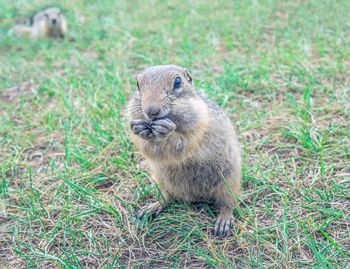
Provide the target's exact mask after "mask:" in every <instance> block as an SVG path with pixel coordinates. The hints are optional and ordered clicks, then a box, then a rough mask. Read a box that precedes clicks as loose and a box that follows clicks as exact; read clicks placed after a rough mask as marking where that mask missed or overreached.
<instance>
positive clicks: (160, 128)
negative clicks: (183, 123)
mask: <svg viewBox="0 0 350 269" xmlns="http://www.w3.org/2000/svg"><path fill="white" fill-rule="evenodd" d="M151 128H152V130H153V133H154V135H155V136H157V137H164V136H166V135H168V134H169V133H171V132H172V131H174V130H175V128H176V125H175V123H173V122H172V121H171V120H169V119H168V118H160V119H156V120H153V121H152V122H151Z"/></svg>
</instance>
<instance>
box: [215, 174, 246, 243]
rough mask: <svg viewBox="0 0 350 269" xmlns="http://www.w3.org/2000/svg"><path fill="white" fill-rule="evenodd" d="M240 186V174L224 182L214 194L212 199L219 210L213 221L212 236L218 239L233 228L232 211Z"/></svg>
mask: <svg viewBox="0 0 350 269" xmlns="http://www.w3.org/2000/svg"><path fill="white" fill-rule="evenodd" d="M225 180H226V179H225ZM240 185H241V183H240V173H236V174H234V175H233V177H231V179H230V181H228V180H226V182H223V183H222V184H220V185H219V186H218V187H217V189H216V191H215V193H214V199H215V200H216V203H217V205H218V206H219V210H220V213H219V215H218V217H217V218H216V221H215V228H214V235H215V236H219V238H220V239H221V238H222V237H225V236H226V235H227V233H228V231H229V230H230V229H231V228H232V227H233V223H234V217H233V214H232V211H233V209H234V208H235V205H236V201H235V200H236V198H237V195H238V192H239V189H240Z"/></svg>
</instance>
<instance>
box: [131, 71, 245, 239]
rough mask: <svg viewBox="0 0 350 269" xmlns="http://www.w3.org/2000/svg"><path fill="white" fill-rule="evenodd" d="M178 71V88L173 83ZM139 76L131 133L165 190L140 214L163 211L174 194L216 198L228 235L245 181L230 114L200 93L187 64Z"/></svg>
mask: <svg viewBox="0 0 350 269" xmlns="http://www.w3.org/2000/svg"><path fill="white" fill-rule="evenodd" d="M177 77H178V78H180V79H181V87H180V88H175V86H174V85H175V84H174V83H175V82H174V80H175V78H177ZM137 80H138V85H139V91H136V92H135V93H134V95H133V96H132V98H131V101H130V103H129V106H128V114H129V119H130V121H131V130H132V134H131V138H132V140H133V141H134V143H135V145H136V147H137V148H138V149H139V150H140V151H141V153H142V154H143V155H144V156H145V157H146V158H147V161H148V163H149V165H150V167H151V173H152V176H153V178H154V180H155V181H156V183H157V184H158V186H159V189H160V191H161V195H162V199H160V201H159V202H156V203H154V204H151V205H148V206H146V207H145V208H144V209H143V210H141V212H140V217H141V218H142V217H143V216H144V214H145V213H148V214H152V213H156V214H159V213H160V212H161V210H162V209H163V208H164V207H165V206H166V205H168V204H169V203H170V202H171V198H173V199H175V200H183V201H188V202H194V201H215V202H216V203H217V204H218V206H219V209H220V214H219V216H218V218H217V221H216V225H215V234H218V235H219V236H221V235H224V236H225V235H226V233H227V231H228V229H229V227H230V226H232V220H233V216H232V210H233V208H234V206H235V199H236V197H237V195H238V192H239V189H240V186H241V160H240V150H239V145H238V141H237V139H236V134H235V131H234V129H233V126H232V124H231V122H230V120H229V119H228V117H227V116H226V115H225V113H224V112H223V111H222V109H221V108H220V107H218V106H217V105H216V104H214V103H213V102H211V101H210V100H208V99H206V98H204V97H202V96H200V95H199V94H197V92H196V91H195V87H194V83H193V81H192V77H191V75H190V74H189V73H188V71H187V70H186V69H185V68H182V67H179V66H175V65H168V66H154V67H151V68H148V69H146V70H145V71H144V72H143V73H142V74H140V75H139V76H138V77H137ZM152 113H156V115H155V114H152Z"/></svg>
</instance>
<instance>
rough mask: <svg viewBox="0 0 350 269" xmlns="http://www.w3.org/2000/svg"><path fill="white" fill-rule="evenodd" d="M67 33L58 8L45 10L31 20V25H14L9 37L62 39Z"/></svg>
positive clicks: (65, 24)
mask: <svg viewBox="0 0 350 269" xmlns="http://www.w3.org/2000/svg"><path fill="white" fill-rule="evenodd" d="M66 32H67V22H66V19H65V18H64V16H63V14H62V13H61V10H60V9H59V8H54V7H51V8H47V9H45V10H44V11H40V12H38V13H36V14H35V15H34V16H33V17H32V18H31V25H30V26H27V25H15V26H14V27H12V28H11V29H10V30H9V35H17V36H29V37H34V38H36V37H52V38H59V37H60V38H63V37H64V34H65V33H66Z"/></svg>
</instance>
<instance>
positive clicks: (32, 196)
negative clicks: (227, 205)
mask: <svg viewBox="0 0 350 269" xmlns="http://www.w3.org/2000/svg"><path fill="white" fill-rule="evenodd" d="M0 6H1V9H0V59H1V60H0V111H1V113H0V262H1V264H2V266H1V267H2V268H25V267H29V268H32V267H33V268H350V101H349V99H350V12H349V10H350V1H347V0H339V1H331V0H329V1H325V0H321V1H317V0H310V1H278V0H275V1H273V0H270V1H261V0H254V1H251V0H247V1H243V0H242V1H230V0H223V1H197V0H192V1H187V2H185V1H183V2H182V1H181V2H180V1H173V0H171V1H154V0H151V1H130V2H129V1H112V0H101V1H89V0H85V1H83V0H79V1H67V0H65V1H60V2H59V6H60V7H61V8H62V9H63V10H64V14H65V15H66V18H67V20H68V28H69V33H68V36H67V38H65V39H64V40H62V41H52V40H45V39H41V40H40V39H39V40H30V39H20V38H14V37H12V38H10V37H8V36H7V31H8V29H9V28H10V27H11V26H13V25H14V24H16V23H18V22H21V21H23V20H24V19H25V18H27V17H28V16H30V15H32V14H33V13H35V11H36V10H38V9H41V8H42V7H45V6H47V2H45V1H41V0H37V1H25V0H20V1H17V0H16V1H8V0H0ZM169 63H173V64H178V65H181V66H185V67H187V68H188V69H189V70H190V71H191V73H192V75H193V76H194V79H195V84H196V85H197V87H198V88H201V89H203V90H204V91H206V93H207V95H208V97H209V98H210V99H212V100H214V101H216V102H217V103H218V104H219V105H220V106H222V107H223V108H224V109H225V111H226V112H227V113H228V115H229V116H230V118H231V119H232V122H233V124H234V126H235V128H236V131H237V133H238V135H239V139H240V141H241V142H242V151H243V152H244V158H243V188H242V191H241V196H240V199H239V208H237V209H236V210H235V212H234V214H235V217H236V223H235V227H234V229H233V230H232V232H231V233H230V235H229V236H228V237H227V238H225V239H224V240H219V239H217V238H215V237H214V236H213V235H212V232H213V229H214V225H213V224H212V219H213V217H214V216H215V214H216V212H215V209H213V208H212V207H209V206H207V205H206V204H200V205H190V204H181V203H178V204H174V205H172V206H171V207H170V208H168V209H167V210H166V211H165V212H163V213H162V214H161V215H160V216H159V217H158V218H157V219H155V220H154V221H152V222H150V221H149V222H148V221H146V220H145V221H142V222H141V223H138V222H137V221H136V220H135V216H136V214H137V211H138V209H139V208H140V207H141V206H143V205H144V204H146V203H148V202H149V201H155V200H156V196H157V188H156V186H155V185H154V183H153V182H152V180H151V179H150V175H149V170H148V168H147V165H146V164H145V162H144V161H143V159H142V158H141V156H140V154H139V153H138V152H136V149H135V148H134V147H133V145H132V144H131V143H130V141H129V139H128V132H129V129H128V122H127V120H126V118H125V107H126V103H127V100H128V98H129V96H130V94H131V92H132V91H133V90H134V89H135V86H136V85H135V80H134V77H135V75H136V74H138V73H139V72H140V71H141V70H143V69H144V68H146V67H148V66H151V65H156V64H169Z"/></svg>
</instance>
